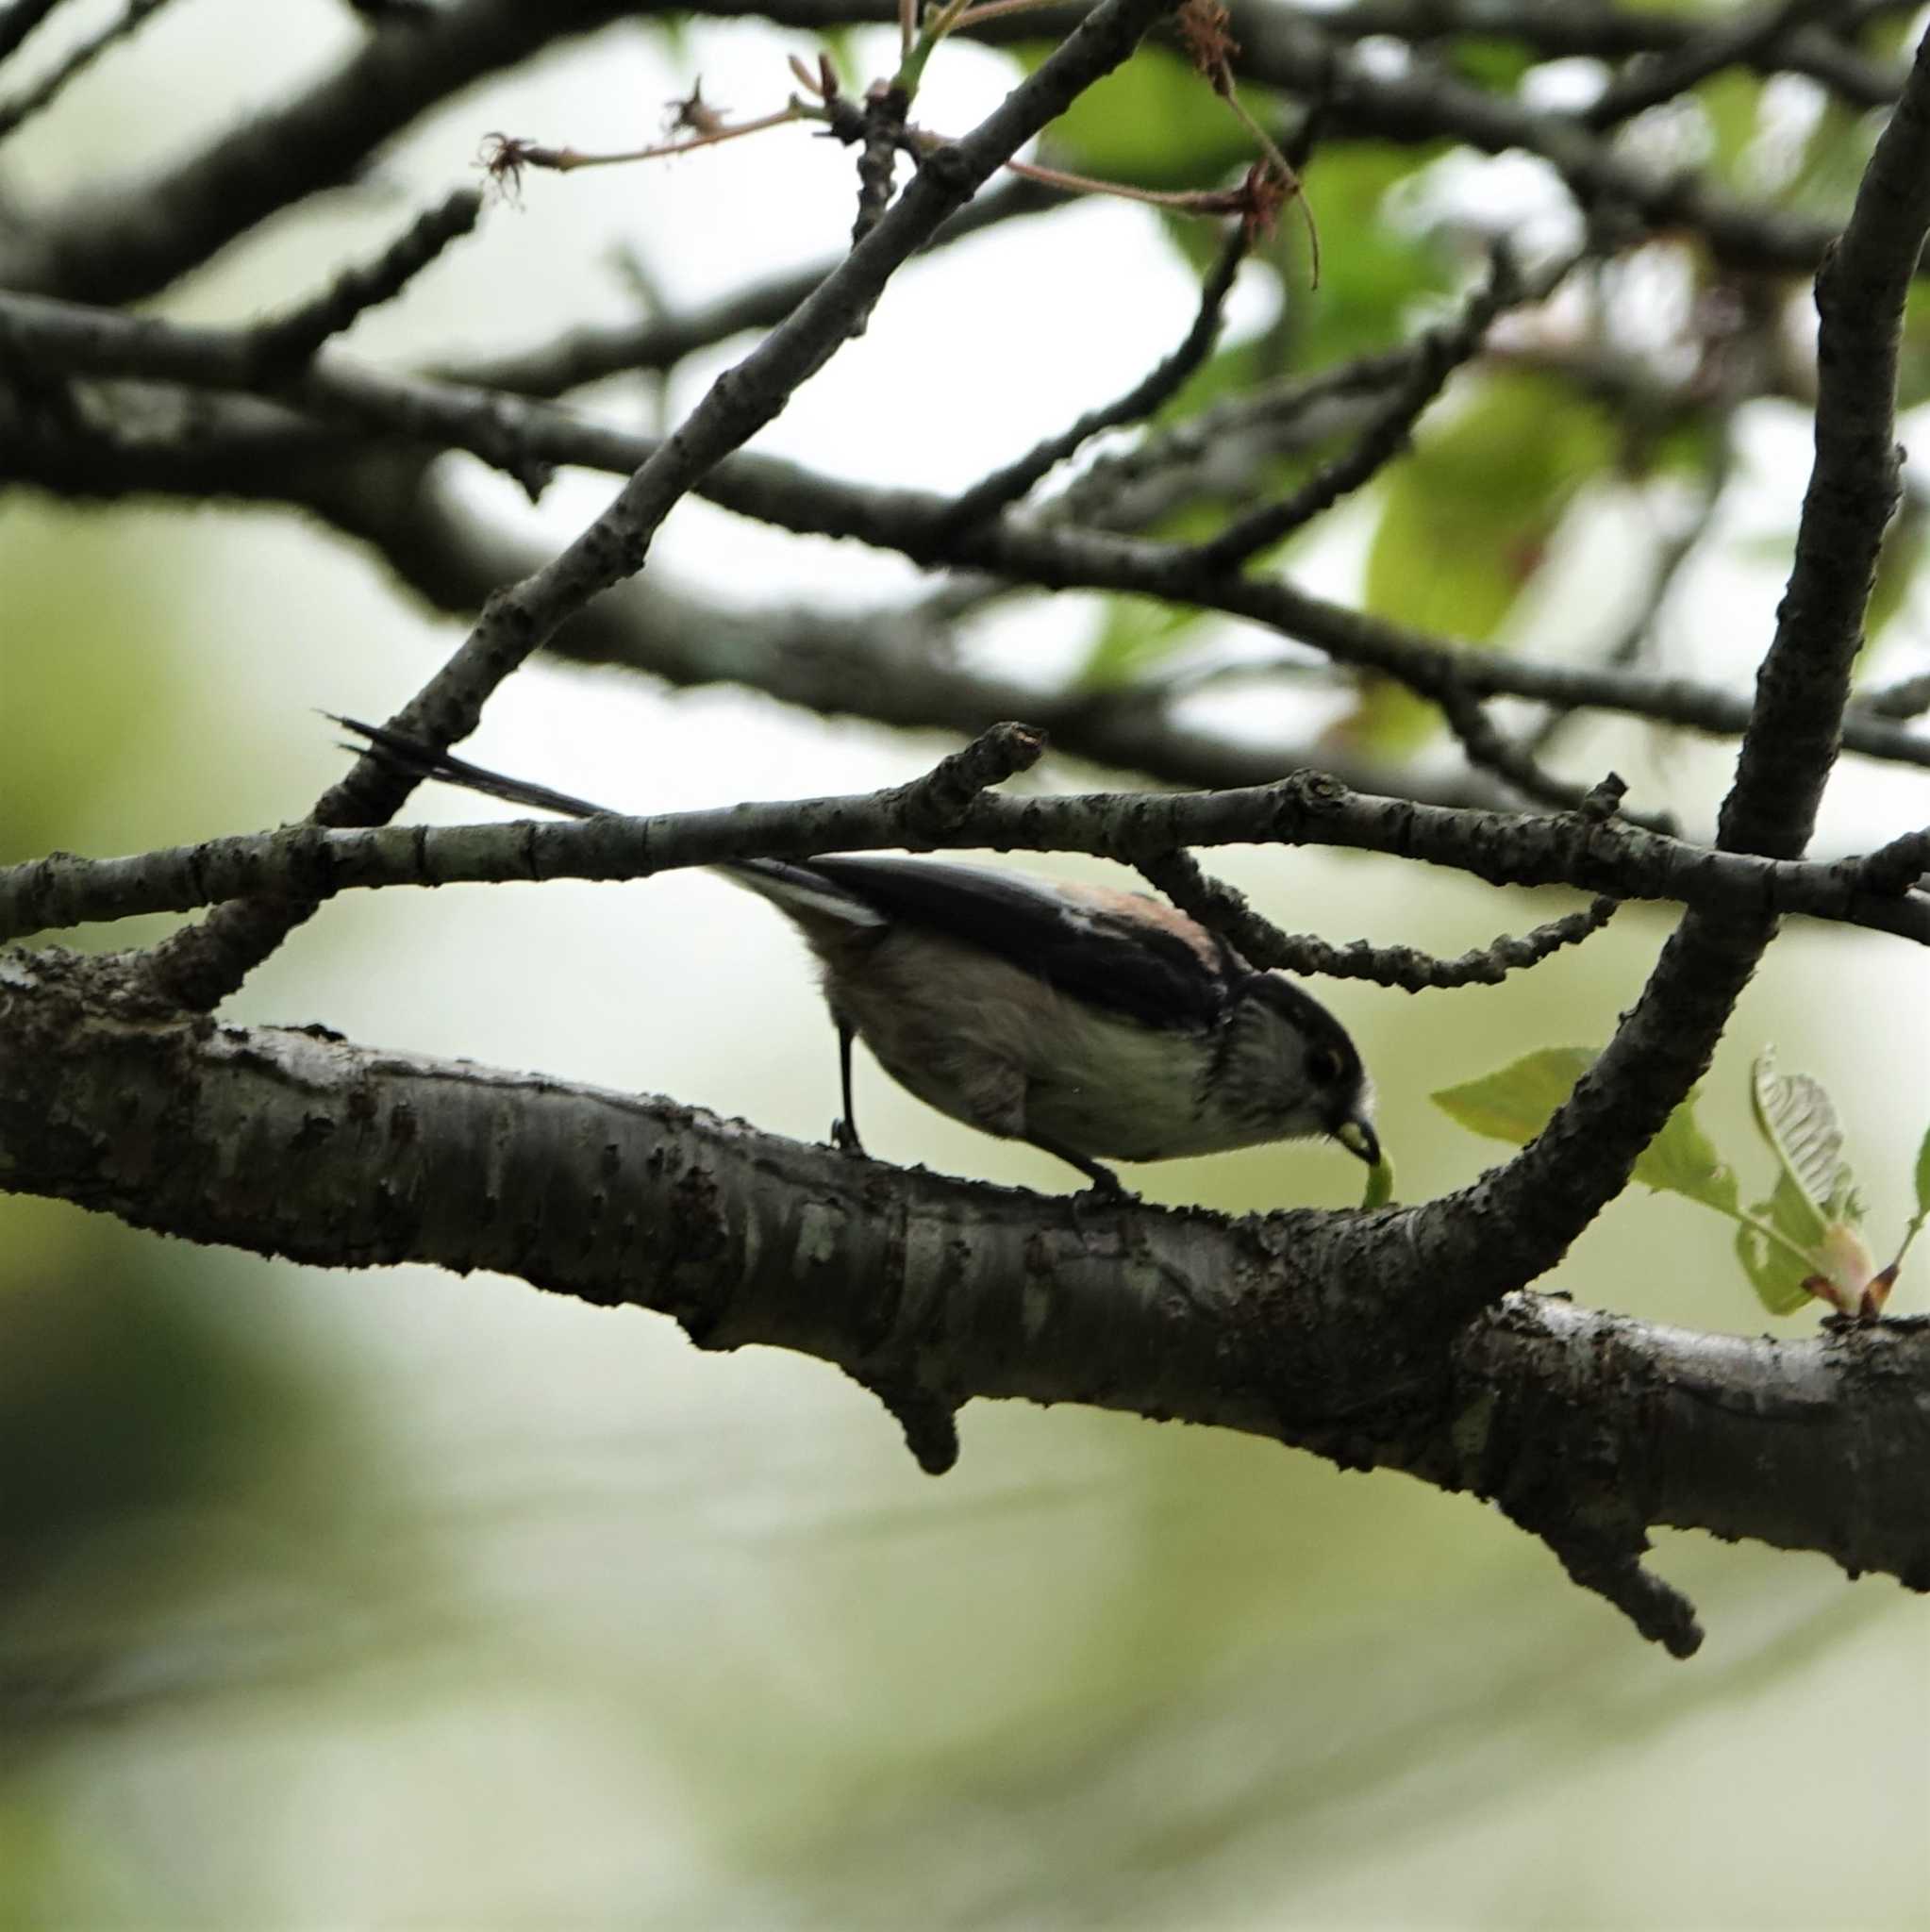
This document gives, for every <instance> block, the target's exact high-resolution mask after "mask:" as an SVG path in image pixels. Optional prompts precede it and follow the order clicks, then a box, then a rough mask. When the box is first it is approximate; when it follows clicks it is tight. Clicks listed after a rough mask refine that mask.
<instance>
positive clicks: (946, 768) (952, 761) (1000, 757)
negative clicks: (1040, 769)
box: [892, 723, 1047, 833]
mask: <svg viewBox="0 0 1930 1932" xmlns="http://www.w3.org/2000/svg"><path fill="white" fill-rule="evenodd" d="M1046 742H1047V741H1046V736H1045V733H1044V732H1042V731H1040V730H1038V729H1037V728H1035V727H1034V726H1033V725H1030V724H1009V723H1008V724H994V725H992V726H991V728H990V730H987V731H982V732H980V733H979V735H978V736H977V737H976V738H974V739H973V741H972V742H971V743H970V744H968V745H966V746H965V747H964V748H963V749H962V750H960V751H955V752H953V753H952V754H951V756H950V757H948V758H941V759H940V761H939V763H938V764H937V765H935V766H934V767H933V768H932V769H931V771H929V772H927V773H926V774H925V775H924V776H923V778H916V779H913V780H912V782H911V783H910V784H908V785H906V786H902V787H900V789H899V791H898V792H897V793H896V795H895V797H894V799H893V801H892V802H893V804H894V805H895V807H896V808H897V809H898V811H899V812H900V813H901V814H902V816H903V818H904V821H905V824H906V825H907V827H908V828H909V829H910V830H912V831H913V832H928V833H936V832H943V831H948V830H949V829H950V828H951V827H952V826H954V825H956V824H957V823H958V821H959V820H960V819H962V818H963V817H964V816H965V814H966V813H967V812H968V811H970V810H971V809H972V807H973V802H974V801H975V800H976V799H977V797H978V795H979V793H980V792H982V791H990V788H991V787H992V786H994V785H1001V784H1003V783H1004V782H1005V781H1006V780H1007V778H1010V777H1012V776H1014V775H1015V774H1018V773H1020V772H1025V771H1029V770H1030V769H1031V768H1032V767H1033V766H1034V765H1036V764H1037V763H1038V762H1039V760H1040V758H1042V757H1043V756H1044V755H1045V747H1046Z"/></svg>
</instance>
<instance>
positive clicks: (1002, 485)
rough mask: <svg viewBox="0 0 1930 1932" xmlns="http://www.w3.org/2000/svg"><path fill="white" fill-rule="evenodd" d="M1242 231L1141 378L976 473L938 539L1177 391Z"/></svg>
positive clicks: (1209, 324) (1241, 256) (1206, 342)
mask: <svg viewBox="0 0 1930 1932" xmlns="http://www.w3.org/2000/svg"><path fill="white" fill-rule="evenodd" d="M1246 253H1247V235H1246V230H1245V228H1244V227H1243V226H1236V227H1234V228H1233V229H1232V230H1231V231H1230V232H1229V233H1228V235H1227V237H1226V240H1225V242H1223V244H1222V245H1221V249H1220V258H1219V260H1218V261H1216V262H1215V263H1214V264H1213V268H1212V272H1211V273H1210V274H1209V275H1207V277H1206V285H1205V286H1204V287H1203V288H1202V289H1201V291H1200V306H1199V309H1198V311H1197V312H1196V313H1195V315H1194V316H1193V323H1192V326H1191V327H1190V329H1188V331H1187V333H1186V339H1185V340H1184V341H1182V342H1181V343H1180V344H1179V346H1178V347H1177V348H1176V349H1174V350H1173V353H1172V354H1171V355H1170V356H1168V357H1166V358H1165V359H1164V360H1162V361H1160V362H1159V363H1157V364H1156V365H1155V367H1154V368H1153V369H1152V371H1151V372H1150V373H1149V374H1148V375H1146V376H1145V378H1144V379H1143V380H1142V381H1140V382H1138V383H1136V384H1134V386H1133V387H1132V388H1131V389H1129V390H1128V391H1126V392H1125V394H1123V396H1120V397H1117V398H1116V399H1115V400H1114V401H1112V402H1110V403H1106V404H1103V405H1102V406H1101V407H1100V408H1096V409H1089V410H1088V411H1087V412H1086V413H1085V414H1084V415H1083V416H1081V417H1080V418H1079V420H1078V421H1077V422H1076V423H1074V424H1073V425H1072V427H1071V428H1070V429H1065V430H1061V431H1060V432H1059V434H1058V435H1057V436H1049V437H1047V438H1046V439H1045V440H1044V441H1042V442H1040V443H1037V444H1035V445H1034V446H1033V448H1031V449H1030V450H1028V451H1027V452H1026V453H1025V454H1024V455H1023V457H1020V458H1017V460H1016V461H1013V462H1010V463H1007V464H1006V465H1005V467H1004V468H1002V469H997V470H994V471H992V473H991V474H990V475H989V476H984V477H981V478H980V479H979V480H978V481H977V482H976V483H974V484H973V485H972V486H971V488H970V489H968V490H964V491H960V492H959V493H958V495H957V498H956V499H955V501H954V502H953V504H952V506H951V508H949V509H947V510H946V511H945V513H944V515H943V516H942V517H941V518H940V523H939V528H938V536H939V539H940V541H943V540H944V539H945V538H947V537H950V536H953V535H955V534H956V533H957V531H959V530H964V529H969V528H970V527H971V526H972V525H974V524H981V523H983V522H984V521H985V520H986V519H987V518H988V517H992V516H996V515H997V514H998V513H999V511H1000V510H1002V509H1004V508H1006V507H1007V505H1009V504H1014V503H1017V502H1018V501H1019V500H1020V498H1021V497H1023V496H1026V495H1029V494H1030V493H1031V491H1032V490H1033V489H1034V487H1035V486H1036V485H1037V484H1039V483H1040V481H1041V480H1042V479H1043V478H1044V477H1045V476H1046V475H1048V474H1049V473H1050V472H1051V471H1053V470H1055V469H1057V467H1058V465H1059V464H1060V463H1062V462H1064V461H1065V460H1066V459H1067V458H1069V457H1072V456H1073V455H1076V454H1077V452H1078V451H1079V450H1080V449H1082V448H1083V447H1084V446H1085V445H1086V444H1087V443H1089V442H1090V441H1091V440H1092V439H1093V438H1094V437H1095V436H1098V435H1101V434H1103V433H1104V432H1105V431H1106V430H1108V429H1119V428H1123V426H1124V425H1127V424H1129V423H1139V422H1142V421H1143V420H1144V419H1145V418H1146V417H1148V416H1150V415H1152V414H1153V413H1154V412H1155V411H1156V409H1160V408H1164V407H1165V405H1166V404H1167V403H1168V402H1170V401H1171V400H1172V399H1173V397H1174V396H1176V395H1177V394H1178V393H1179V391H1181V389H1183V388H1184V387H1185V386H1186V384H1187V382H1188V381H1189V379H1190V377H1191V376H1192V375H1193V374H1194V373H1195V372H1196V371H1197V370H1198V369H1199V367H1200V365H1201V364H1202V363H1203V362H1205V361H1206V358H1207V357H1208V356H1209V355H1210V354H1211V353H1212V350H1213V344H1214V343H1215V342H1216V341H1218V340H1219V336H1220V325H1221V321H1222V319H1223V316H1224V314H1225V309H1226V298H1227V296H1228V295H1230V294H1231V293H1232V292H1233V281H1234V277H1235V276H1236V275H1238V274H1239V273H1240V263H1241V262H1242V261H1244V260H1245V259H1246Z"/></svg>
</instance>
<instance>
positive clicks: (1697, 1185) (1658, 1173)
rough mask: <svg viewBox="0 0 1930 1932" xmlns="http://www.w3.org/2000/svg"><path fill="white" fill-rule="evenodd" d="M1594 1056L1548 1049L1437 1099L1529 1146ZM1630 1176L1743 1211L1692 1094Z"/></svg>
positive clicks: (1477, 1128)
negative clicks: (1697, 1112)
mask: <svg viewBox="0 0 1930 1932" xmlns="http://www.w3.org/2000/svg"><path fill="white" fill-rule="evenodd" d="M1594 1059H1595V1056H1594V1055H1593V1054H1592V1053H1590V1052H1589V1051H1588V1050H1587V1048H1585V1047H1579V1046H1550V1047H1543V1048H1542V1049H1541V1050H1540V1051H1539V1053H1531V1054H1528V1055H1527V1056H1526V1057H1525V1058H1522V1059H1518V1060H1516V1061H1515V1062H1514V1063H1513V1064H1512V1065H1511V1066H1506V1067H1504V1068H1502V1069H1501V1071H1500V1072H1499V1073H1496V1074H1486V1075H1484V1076H1483V1077H1482V1078H1481V1079H1479V1080H1470V1081H1468V1082H1467V1083H1466V1084H1465V1085H1463V1086H1460V1087H1447V1088H1443V1089H1442V1090H1441V1091H1439V1092H1438V1093H1436V1094H1435V1095H1434V1096H1433V1098H1434V1104H1435V1105H1436V1106H1437V1107H1439V1108H1440V1109H1441V1111H1442V1112H1443V1113H1446V1114H1447V1115H1449V1116H1450V1117H1451V1118H1452V1119H1454V1120H1456V1121H1458V1122H1460V1124H1462V1125H1463V1126H1464V1127H1469V1128H1472V1130H1473V1132H1475V1133H1477V1134H1485V1135H1487V1136H1488V1138H1489V1140H1492V1141H1508V1142H1510V1143H1511V1144H1512V1145H1514V1146H1517V1147H1522V1146H1525V1145H1526V1144H1527V1143H1528V1142H1529V1141H1532V1140H1533V1139H1534V1138H1535V1136H1536V1135H1537V1134H1539V1132H1540V1131H1541V1129H1542V1128H1543V1127H1545V1126H1546V1125H1547V1124H1548V1123H1549V1121H1550V1120H1551V1119H1552V1118H1553V1116H1554V1113H1555V1109H1556V1108H1558V1107H1559V1106H1560V1105H1561V1103H1562V1102H1563V1101H1564V1100H1566V1099H1567V1098H1568V1096H1569V1095H1570V1094H1571V1093H1572V1092H1573V1091H1574V1085H1575V1082H1576V1081H1577V1080H1579V1079H1580V1078H1581V1076H1582V1075H1583V1074H1585V1073H1586V1072H1587V1071H1588V1070H1589V1067H1590V1066H1591V1065H1593V1063H1594ZM1631 1178H1632V1179H1634V1180H1638V1181H1639V1182H1640V1183H1641V1184H1642V1186H1643V1187H1645V1188H1653V1189H1654V1190H1655V1191H1656V1192H1658V1193H1670V1194H1681V1195H1684V1196H1686V1197H1687V1198H1688V1199H1689V1200H1691V1201H1699V1202H1701V1204H1702V1205H1703V1206H1704V1207H1705V1208H1714V1209H1715V1210H1716V1211H1717V1212H1718V1213H1719V1214H1734V1213H1736V1211H1737V1200H1738V1195H1737V1189H1736V1176H1735V1175H1734V1174H1732V1173H1731V1172H1730V1171H1729V1169H1728V1168H1727V1166H1725V1165H1724V1164H1723V1162H1722V1159H1721V1158H1720V1157H1719V1156H1718V1155H1717V1153H1716V1150H1715V1146H1714V1143H1713V1142H1712V1141H1710V1140H1709V1138H1708V1136H1707V1135H1706V1134H1705V1133H1704V1132H1703V1130H1702V1127H1701V1126H1700V1124H1698V1123H1697V1121H1696V1118H1695V1095H1694V1094H1693V1093H1691V1094H1690V1095H1689V1098H1688V1099H1687V1100H1685V1101H1684V1102H1683V1103H1682V1105H1681V1106H1680V1107H1678V1108H1676V1109H1675V1111H1674V1112H1673V1113H1672V1114H1671V1115H1670V1116H1669V1118H1668V1120H1667V1121H1666V1122H1665V1123H1664V1124H1663V1127H1662V1131H1661V1132H1660V1133H1659V1134H1657V1135H1656V1136H1655V1139H1654V1140H1653V1141H1650V1142H1649V1144H1648V1146H1646V1147H1645V1148H1643V1150H1642V1153H1641V1157H1640V1158H1639V1159H1638V1160H1637V1162H1636V1164H1635V1172H1634V1174H1632V1175H1631Z"/></svg>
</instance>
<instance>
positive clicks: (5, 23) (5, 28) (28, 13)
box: [0, 0, 60, 60]
mask: <svg viewBox="0 0 1930 1932" xmlns="http://www.w3.org/2000/svg"><path fill="white" fill-rule="evenodd" d="M59 5H60V0H9V4H8V5H7V6H5V7H0V60H4V59H6V58H7V57H8V55H9V54H11V53H12V52H13V50H14V49H15V48H16V47H18V46H19V45H20V43H21V42H23V41H24V40H25V39H26V37H27V35H28V34H30V33H32V32H33V30H34V28H35V27H37V26H39V25H40V24H41V22H42V21H43V20H45V19H46V17H47V16H48V14H50V13H52V12H53V10H54V9H55V8H57V7H58V6H59Z"/></svg>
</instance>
